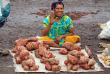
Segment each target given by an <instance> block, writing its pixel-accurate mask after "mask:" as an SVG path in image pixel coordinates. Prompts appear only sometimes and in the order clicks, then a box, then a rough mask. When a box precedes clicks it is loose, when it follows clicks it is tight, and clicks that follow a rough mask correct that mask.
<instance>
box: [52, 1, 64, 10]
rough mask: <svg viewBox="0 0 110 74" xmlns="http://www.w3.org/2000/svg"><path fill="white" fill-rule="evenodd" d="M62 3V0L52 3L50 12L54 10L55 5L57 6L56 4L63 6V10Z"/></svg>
mask: <svg viewBox="0 0 110 74" xmlns="http://www.w3.org/2000/svg"><path fill="white" fill-rule="evenodd" d="M62 1H63V0H58V2H53V3H52V5H51V10H53V9H54V8H56V5H57V4H61V5H63V8H64V4H63V2H62Z"/></svg>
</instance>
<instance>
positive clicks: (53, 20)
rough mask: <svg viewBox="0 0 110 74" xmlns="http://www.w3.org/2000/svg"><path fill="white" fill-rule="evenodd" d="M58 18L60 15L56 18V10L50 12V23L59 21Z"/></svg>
mask: <svg viewBox="0 0 110 74" xmlns="http://www.w3.org/2000/svg"><path fill="white" fill-rule="evenodd" d="M57 18H58V17H56V18H55V19H54V12H51V13H50V24H51V25H52V24H53V23H54V22H56V21H57Z"/></svg>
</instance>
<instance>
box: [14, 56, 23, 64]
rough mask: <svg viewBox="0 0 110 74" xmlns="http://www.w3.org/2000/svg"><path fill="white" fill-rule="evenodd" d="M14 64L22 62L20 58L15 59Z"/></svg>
mask: <svg viewBox="0 0 110 74" xmlns="http://www.w3.org/2000/svg"><path fill="white" fill-rule="evenodd" d="M15 60H16V63H17V64H20V63H21V62H22V59H21V58H20V56H17V57H15Z"/></svg>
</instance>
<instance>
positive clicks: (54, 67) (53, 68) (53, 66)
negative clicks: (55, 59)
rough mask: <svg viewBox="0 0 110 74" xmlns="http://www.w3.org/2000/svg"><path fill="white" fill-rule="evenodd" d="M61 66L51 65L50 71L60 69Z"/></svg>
mask: <svg viewBox="0 0 110 74" xmlns="http://www.w3.org/2000/svg"><path fill="white" fill-rule="evenodd" d="M60 70H61V66H60V65H52V71H60Z"/></svg>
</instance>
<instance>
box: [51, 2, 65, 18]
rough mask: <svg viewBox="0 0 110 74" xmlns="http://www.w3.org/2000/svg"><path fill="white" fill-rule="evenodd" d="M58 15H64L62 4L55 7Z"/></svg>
mask: <svg viewBox="0 0 110 74" xmlns="http://www.w3.org/2000/svg"><path fill="white" fill-rule="evenodd" d="M53 10H54V13H55V15H56V16H62V14H63V11H64V8H63V5H62V4H57V5H56V8H55V9H53Z"/></svg>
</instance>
